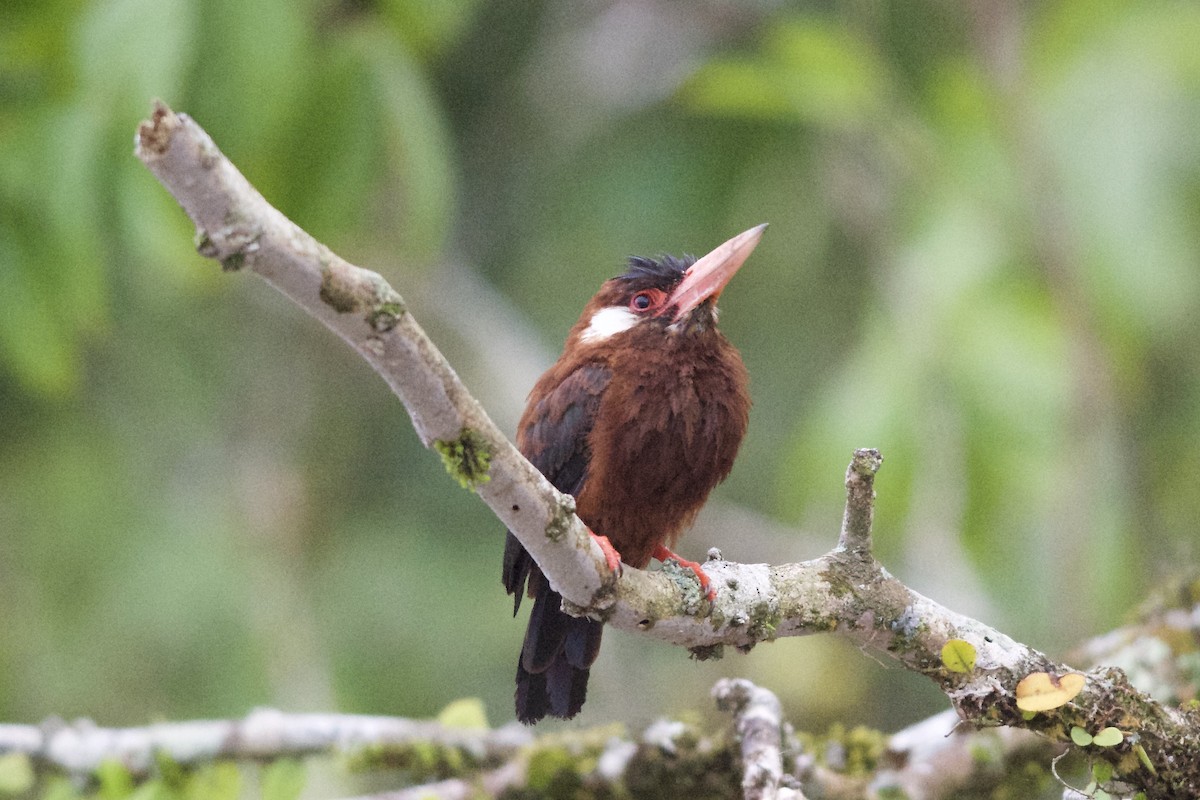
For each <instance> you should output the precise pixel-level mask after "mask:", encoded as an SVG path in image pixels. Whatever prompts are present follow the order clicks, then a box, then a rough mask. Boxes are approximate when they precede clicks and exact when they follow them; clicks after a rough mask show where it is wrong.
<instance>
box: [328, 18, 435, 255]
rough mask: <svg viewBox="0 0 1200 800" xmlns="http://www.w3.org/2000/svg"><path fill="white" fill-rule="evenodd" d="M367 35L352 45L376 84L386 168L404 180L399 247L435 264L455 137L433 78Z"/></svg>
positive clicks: (387, 42) (386, 42) (391, 45)
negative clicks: (452, 145)
mask: <svg viewBox="0 0 1200 800" xmlns="http://www.w3.org/2000/svg"><path fill="white" fill-rule="evenodd" d="M372 34H374V31H362V32H361V33H360V35H359V36H356V37H355V38H354V39H352V40H350V41H349V42H348V44H349V45H350V46H352V47H354V48H355V49H356V51H357V52H359V53H360V54H361V55H362V57H363V60H364V63H365V64H366V65H367V68H368V70H369V71H370V73H371V75H372V78H373V81H372V83H373V87H372V88H373V89H374V95H375V98H376V102H377V103H378V105H379V112H380V115H381V119H382V122H383V133H384V150H385V154H386V160H387V166H388V167H389V169H390V170H391V171H392V172H393V174H394V175H395V176H396V177H397V178H398V179H399V182H400V186H401V189H402V195H401V200H402V207H401V208H398V209H392V213H394V217H393V220H392V221H393V222H394V223H395V225H396V228H397V230H396V233H397V236H396V241H397V242H398V243H401V244H402V245H403V246H404V248H405V250H406V251H407V253H408V254H409V255H412V256H415V257H417V258H419V259H422V260H427V259H431V258H433V256H434V255H436V253H437V251H438V250H439V249H440V247H441V244H442V240H443V238H444V237H445V235H446V228H447V225H448V223H449V220H450V210H451V209H452V208H453V199H454V177H453V175H454V170H453V167H452V157H451V152H450V132H449V127H448V126H447V124H446V121H445V119H444V115H443V113H442V108H441V105H440V104H439V102H438V99H437V94H436V92H435V91H434V88H433V85H432V83H431V81H430V76H429V75H428V74H427V73H426V71H425V70H424V69H423V68H422V65H421V64H420V63H418V62H417V61H416V60H415V59H414V58H413V57H412V54H411V53H409V52H407V51H406V50H405V48H404V47H403V45H402V44H401V42H400V41H398V40H397V39H395V38H392V37H386V36H379V35H372Z"/></svg>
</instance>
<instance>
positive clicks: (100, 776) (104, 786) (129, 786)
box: [96, 759, 133, 800]
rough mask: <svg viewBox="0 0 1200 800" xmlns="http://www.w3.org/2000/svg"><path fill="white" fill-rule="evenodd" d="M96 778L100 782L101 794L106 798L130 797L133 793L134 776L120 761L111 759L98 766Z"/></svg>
mask: <svg viewBox="0 0 1200 800" xmlns="http://www.w3.org/2000/svg"><path fill="white" fill-rule="evenodd" d="M96 780H97V781H99V783H100V796H101V797H104V798H112V799H113V800H115V799H116V798H121V797H128V796H129V795H130V794H132V793H133V776H132V775H130V774H129V770H128V769H126V768H125V765H124V764H122V763H121V762H120V761H116V760H113V759H109V760H107V761H102V762H100V766H98V767H96Z"/></svg>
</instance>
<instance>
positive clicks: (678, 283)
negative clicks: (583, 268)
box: [572, 223, 767, 345]
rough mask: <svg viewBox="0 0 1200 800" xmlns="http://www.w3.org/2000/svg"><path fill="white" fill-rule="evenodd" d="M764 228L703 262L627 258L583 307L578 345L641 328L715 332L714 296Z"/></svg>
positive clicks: (722, 247)
mask: <svg viewBox="0 0 1200 800" xmlns="http://www.w3.org/2000/svg"><path fill="white" fill-rule="evenodd" d="M766 228H767V226H766V223H764V224H762V225H759V226H757V227H754V228H751V229H750V230H748V231H745V232H743V233H740V234H738V235H737V236H735V237H733V238H732V239H730V240H729V241H727V242H725V243H724V244H722V245H720V246H719V247H717V248H716V249H715V250H713V251H712V252H711V253H709V254H708V255H706V256H704V257H703V258H700V259H696V258H694V257H692V256H684V257H683V258H675V257H674V256H662V257H660V258H642V257H638V256H635V257H633V258H631V259H629V269H628V270H626V272H625V273H624V274H623V275H618V276H617V277H615V278H612V279H611V280H609V281H606V282H605V283H604V285H603V286H601V287H600V291H599V292H597V293H596V296H595V297H593V298H592V300H591V302H589V303H588V304H587V307H586V308H585V309H584V312H583V315H582V316H581V317H580V320H579V322H578V323H577V324H576V328H575V331H574V332H573V333H574V336H573V337H572V338H576V337H577V338H578V343H579V344H581V345H587V344H595V343H600V342H608V341H613V342H614V343H615V341H616V337H622V336H624V335H626V334H628V333H630V332H632V331H634V330H642V331H644V330H646V327H645V326H653V328H654V329H657V330H660V331H662V332H665V333H670V334H676V335H678V334H695V333H701V332H704V331H710V330H714V329H715V323H716V320H717V297H718V295H720V294H721V291H722V290H723V289H724V288H725V286H726V284H728V283H729V280H730V279H731V278H732V277H733V275H734V273H736V272H737V270H738V268H739V267H741V266H742V264H743V263H744V262H745V261H746V258H747V257H748V256H749V255H750V253H751V252H752V251H753V250H754V247H755V246H756V245H757V244H758V241H759V239H761V238H762V235H763V231H765V230H766Z"/></svg>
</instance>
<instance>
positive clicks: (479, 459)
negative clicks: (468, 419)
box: [433, 428, 492, 491]
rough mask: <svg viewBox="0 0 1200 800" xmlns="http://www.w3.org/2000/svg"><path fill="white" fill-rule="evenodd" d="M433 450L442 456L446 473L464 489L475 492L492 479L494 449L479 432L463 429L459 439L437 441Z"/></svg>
mask: <svg viewBox="0 0 1200 800" xmlns="http://www.w3.org/2000/svg"><path fill="white" fill-rule="evenodd" d="M433 449H434V450H436V451H437V452H438V454H439V455H441V457H442V463H443V464H445V465H446V471H447V472H449V473H450V475H451V477H453V478H454V479H455V480H456V481H458V484H459V486H462V487H463V488H464V489H470V490H472V491H474V490H475V489H477V488H479V486H480V484H484V483H487V482H488V481H490V480H491V479H492V476H491V475H489V474H488V469H489V468H490V466H491V463H492V448H491V447H490V446H489V445H488V443H487V440H486V439H484V438H483V436H482V435H480V434H479V433H478V432H477V431H474V430H472V429H470V428H463V429H462V433H460V434H459V435H458V438H457V439H438V440H436V441H435V442H434V443H433Z"/></svg>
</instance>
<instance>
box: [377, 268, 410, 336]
mask: <svg viewBox="0 0 1200 800" xmlns="http://www.w3.org/2000/svg"><path fill="white" fill-rule="evenodd" d="M373 283H374V291H373V295H374V297H373V301H372V304H371V310H370V312H369V313H368V314H367V324H368V325H370V326H371V328H372V329H373V330H374V331H375V332H376V333H387V332H388V331H390V330H391V329H392V328H394V327H396V323H397V322H399V321H400V317H402V316H404V314H405V313H406V312H407V311H408V309H407V307H406V306H405V305H404V298H402V297H401V296H400V294H399V293H398V292H397V291H396V290H395V289H393V288H392V287H391V286H388V284H387V281H385V280H384V279H383V278H381V277H379V276H378V275H376V276H375V280H374V282H373Z"/></svg>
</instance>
